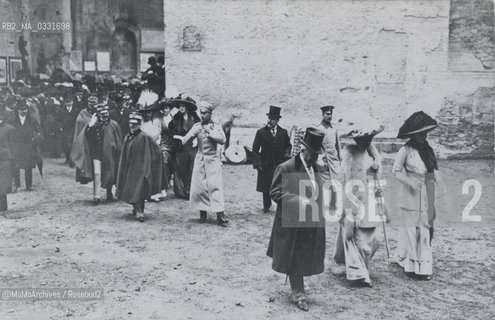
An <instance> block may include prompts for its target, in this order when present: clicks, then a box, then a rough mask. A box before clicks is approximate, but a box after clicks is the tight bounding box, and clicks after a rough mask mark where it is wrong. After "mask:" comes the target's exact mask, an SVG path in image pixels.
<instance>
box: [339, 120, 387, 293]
mask: <svg viewBox="0 0 495 320" xmlns="http://www.w3.org/2000/svg"><path fill="white" fill-rule="evenodd" d="M383 129H384V126H381V125H379V124H378V121H377V120H376V119H374V118H371V117H370V116H367V115H361V116H358V117H357V118H356V117H354V119H353V121H352V123H349V124H348V128H347V132H346V134H345V136H347V137H350V138H353V139H354V142H355V143H354V144H350V145H348V146H346V147H345V148H344V149H343V152H342V155H343V157H342V158H343V168H344V172H345V181H346V184H353V183H354V182H356V183H358V182H359V183H362V186H363V187H364V189H363V190H358V186H357V185H354V186H353V189H352V190H353V194H354V196H356V197H357V199H358V200H359V201H360V202H361V203H362V204H363V205H364V206H363V207H362V208H361V209H364V212H361V211H360V210H358V208H357V207H356V206H355V204H353V203H352V202H351V200H350V199H348V197H347V196H345V197H344V201H343V211H344V212H343V215H342V218H341V220H340V227H339V232H338V236H337V241H336V246H335V255H334V259H335V262H337V263H338V264H344V263H345V270H346V275H347V279H348V280H351V281H353V282H355V283H356V284H358V285H361V286H367V287H371V280H370V275H369V266H370V260H371V258H372V257H373V255H374V254H375V252H376V250H377V249H378V245H379V241H378V235H379V233H378V228H377V227H378V226H379V224H380V221H381V217H380V214H382V213H384V212H382V210H383V209H384V208H383V207H382V206H381V205H380V206H379V207H378V206H375V205H374V203H371V205H372V206H373V207H372V208H371V210H370V207H369V205H370V204H369V201H368V194H370V192H368V186H369V185H370V182H372V184H371V186H372V187H373V192H372V194H374V195H375V196H381V192H382V190H381V187H380V185H379V179H380V175H381V172H382V165H381V157H380V154H379V152H378V150H377V149H376V147H375V146H374V145H373V144H372V143H371V142H372V140H373V137H374V136H375V135H377V134H378V133H380V132H382V131H383ZM347 187H348V186H346V188H345V189H347Z"/></svg>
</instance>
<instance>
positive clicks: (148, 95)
mask: <svg viewBox="0 0 495 320" xmlns="http://www.w3.org/2000/svg"><path fill="white" fill-rule="evenodd" d="M157 101H158V95H157V94H156V93H155V92H153V91H151V90H143V91H142V92H141V95H140V96H139V99H138V101H137V104H138V105H141V106H143V107H146V106H151V105H152V104H154V103H155V102H157Z"/></svg>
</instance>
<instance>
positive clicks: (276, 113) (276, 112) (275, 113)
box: [266, 106, 282, 119]
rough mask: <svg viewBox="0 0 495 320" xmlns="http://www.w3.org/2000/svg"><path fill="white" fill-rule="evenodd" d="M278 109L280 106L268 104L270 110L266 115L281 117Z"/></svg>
mask: <svg viewBox="0 0 495 320" xmlns="http://www.w3.org/2000/svg"><path fill="white" fill-rule="evenodd" d="M280 109H281V108H280V107H276V106H270V111H269V112H268V113H267V114H266V115H267V116H269V117H278V118H279V119H280V118H282V116H281V115H280Z"/></svg>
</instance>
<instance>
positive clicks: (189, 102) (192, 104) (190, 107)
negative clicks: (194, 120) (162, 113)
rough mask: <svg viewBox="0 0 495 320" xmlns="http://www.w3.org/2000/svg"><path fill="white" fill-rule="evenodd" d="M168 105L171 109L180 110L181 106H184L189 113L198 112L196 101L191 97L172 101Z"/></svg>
mask: <svg viewBox="0 0 495 320" xmlns="http://www.w3.org/2000/svg"><path fill="white" fill-rule="evenodd" d="M167 103H168V104H169V105H170V107H171V108H174V107H175V108H179V107H180V106H181V105H184V106H185V107H186V109H187V111H190V112H193V111H196V110H198V107H197V106H196V101H194V100H193V99H192V98H191V97H186V98H176V99H170V100H168V102H167Z"/></svg>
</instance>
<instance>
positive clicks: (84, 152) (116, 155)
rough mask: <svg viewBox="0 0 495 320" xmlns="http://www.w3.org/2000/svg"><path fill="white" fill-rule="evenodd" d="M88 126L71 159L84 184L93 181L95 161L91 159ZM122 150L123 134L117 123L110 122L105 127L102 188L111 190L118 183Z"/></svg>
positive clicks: (80, 134)
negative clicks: (87, 134) (87, 136)
mask: <svg viewBox="0 0 495 320" xmlns="http://www.w3.org/2000/svg"><path fill="white" fill-rule="evenodd" d="M87 126H88V125H87V124H86V125H85V126H84V127H83V129H82V130H81V132H79V135H78V137H77V138H76V139H75V140H74V143H73V145H72V152H71V155H70V157H71V159H72V161H73V162H74V164H75V165H76V167H77V168H78V169H79V170H80V179H81V180H80V181H79V182H81V183H82V184H84V183H88V182H90V181H92V180H93V161H92V160H91V157H90V152H89V145H88V139H87V138H86V134H85V133H86V127H87ZM121 150H122V132H121V131H120V127H119V125H118V124H117V122H115V121H113V120H110V122H109V123H108V124H107V125H106V127H105V134H104V138H103V157H102V161H101V187H102V188H110V187H111V186H113V185H114V184H115V183H116V182H117V170H118V164H119V159H120V152H121Z"/></svg>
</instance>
